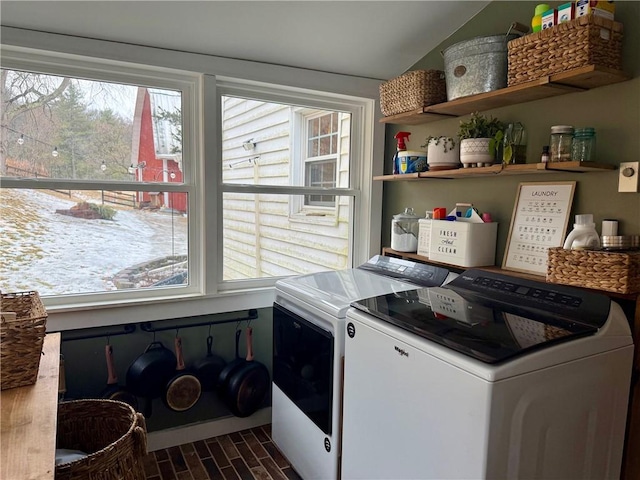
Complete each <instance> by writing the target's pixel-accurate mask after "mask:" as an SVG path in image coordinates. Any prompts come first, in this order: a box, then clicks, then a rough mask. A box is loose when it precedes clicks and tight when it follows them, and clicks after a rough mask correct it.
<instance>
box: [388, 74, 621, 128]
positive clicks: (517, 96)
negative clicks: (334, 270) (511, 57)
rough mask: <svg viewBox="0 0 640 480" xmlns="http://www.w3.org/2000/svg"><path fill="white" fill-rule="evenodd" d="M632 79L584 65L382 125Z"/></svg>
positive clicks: (455, 114) (437, 117)
mask: <svg viewBox="0 0 640 480" xmlns="http://www.w3.org/2000/svg"><path fill="white" fill-rule="evenodd" d="M630 78H631V77H630V76H629V75H627V74H625V73H624V72H622V71H620V70H613V69H610V68H605V67H599V66H596V65H587V66H585V67H580V68H575V69H572V70H569V71H566V72H563V73H559V74H556V75H551V76H548V77H542V78H539V79H537V80H533V81H531V82H526V83H521V84H519V85H514V86H512V87H506V88H501V89H500V90H494V91H492V92H486V93H480V94H478V95H470V96H468V97H462V98H456V99H455V100H452V101H450V102H445V103H439V104H437V105H430V106H428V107H423V108H421V109H418V110H412V111H410V112H404V113H399V114H397V115H390V116H388V117H384V118H382V119H380V122H381V123H394V124H400V125H420V124H423V123H429V122H436V121H439V120H444V119H446V118H451V117H459V116H461V115H467V114H469V113H473V112H481V111H484V110H491V109H494V108H499V107H506V106H508V105H516V104H519V103H525V102H531V101H533V100H540V99H542V98H549V97H555V96H558V95H564V94H567V93H572V92H579V91H583V90H589V89H592V88H597V87H602V86H605V85H610V84H613V83H619V82H624V81H626V80H629V79H630Z"/></svg>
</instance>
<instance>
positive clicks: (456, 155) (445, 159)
mask: <svg viewBox="0 0 640 480" xmlns="http://www.w3.org/2000/svg"><path fill="white" fill-rule="evenodd" d="M436 141H437V140H436V139H434V138H432V139H431V140H429V144H428V146H427V164H428V165H429V170H451V169H453V168H460V147H459V143H460V142H458V141H453V142H452V141H451V140H446V139H444V138H441V139H440V140H439V141H438V144H437V145H436ZM452 143H453V144H454V146H453V147H451V144H452ZM445 145H446V148H445ZM445 150H446V151H445Z"/></svg>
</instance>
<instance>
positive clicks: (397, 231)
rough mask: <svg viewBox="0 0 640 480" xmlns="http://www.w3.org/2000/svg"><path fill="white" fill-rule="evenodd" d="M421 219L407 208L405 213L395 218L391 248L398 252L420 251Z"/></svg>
mask: <svg viewBox="0 0 640 480" xmlns="http://www.w3.org/2000/svg"><path fill="white" fill-rule="evenodd" d="M419 219H420V217H419V216H418V215H416V214H415V213H414V212H413V208H411V207H407V208H405V209H404V212H402V213H398V214H397V215H394V216H393V220H391V248H392V249H393V250H397V251H398V252H416V251H417V250H418V228H419V223H418V220H419Z"/></svg>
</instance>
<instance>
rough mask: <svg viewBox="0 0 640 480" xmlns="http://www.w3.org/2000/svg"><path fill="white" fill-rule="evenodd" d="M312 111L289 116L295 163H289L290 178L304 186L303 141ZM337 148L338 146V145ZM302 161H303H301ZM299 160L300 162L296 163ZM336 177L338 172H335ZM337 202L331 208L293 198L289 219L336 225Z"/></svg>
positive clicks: (306, 137) (337, 164)
mask: <svg viewBox="0 0 640 480" xmlns="http://www.w3.org/2000/svg"><path fill="white" fill-rule="evenodd" d="M312 110H313V109H309V108H296V109H294V111H293V113H292V115H291V124H292V126H293V127H292V129H293V132H294V134H293V135H292V141H291V146H290V148H291V152H292V155H293V157H294V158H295V160H296V161H292V162H291V178H293V179H295V181H297V182H299V184H300V185H304V176H305V173H306V166H304V164H305V163H306V154H305V150H306V147H307V144H306V143H305V142H304V141H303V140H307V139H308V136H307V120H309V119H310V118H312V117H313V116H315V115H316V114H315V113H314V114H313V115H309V114H310V113H312V112H311V111H312ZM338 148H340V146H339V145H338ZM302 159H305V160H304V161H302ZM298 160H300V161H298ZM336 166H337V167H338V166H339V153H338V154H337V155H336ZM336 174H337V175H338V174H339V172H338V171H337V172H336ZM338 202H339V200H338V198H336V201H335V204H334V205H333V206H332V207H329V206H320V205H304V202H303V201H302V198H301V197H294V199H293V201H292V202H291V204H290V205H289V218H290V219H291V221H293V222H298V223H309V224H317V225H336V224H337V223H338V209H339V203H338ZM309 213H322V214H326V216H311V215H308V214H309Z"/></svg>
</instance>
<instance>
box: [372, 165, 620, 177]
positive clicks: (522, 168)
mask: <svg viewBox="0 0 640 480" xmlns="http://www.w3.org/2000/svg"><path fill="white" fill-rule="evenodd" d="M615 169H616V166H615V165H609V164H606V163H596V162H550V163H522V164H518V165H503V164H496V165H491V166H489V167H471V168H457V169H453V170H437V171H429V172H420V173H405V174H399V175H379V176H376V177H373V179H374V180H382V181H385V182H388V181H413V180H424V179H428V178H443V179H456V178H482V177H491V176H493V177H495V176H497V175H500V176H507V175H536V174H538V175H540V174H546V173H558V172H573V173H586V172H605V171H608V170H615Z"/></svg>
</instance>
